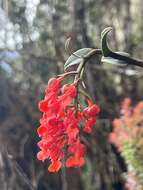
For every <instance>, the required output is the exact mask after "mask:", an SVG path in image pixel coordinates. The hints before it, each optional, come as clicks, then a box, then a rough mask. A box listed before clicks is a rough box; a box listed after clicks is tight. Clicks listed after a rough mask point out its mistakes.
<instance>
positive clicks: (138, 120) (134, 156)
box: [109, 98, 143, 190]
mask: <svg viewBox="0 0 143 190" xmlns="http://www.w3.org/2000/svg"><path fill="white" fill-rule="evenodd" d="M109 140H110V142H111V143H113V144H115V145H116V146H117V148H118V150H119V152H120V153H121V155H122V156H123V158H124V159H125V161H126V163H127V165H128V169H129V171H128V173H127V177H126V189H127V190H132V189H143V101H140V102H139V103H138V104H137V105H135V106H132V101H131V99H129V98H126V99H125V100H124V101H123V103H122V107H121V117H120V118H116V119H114V121H113V132H112V133H111V134H110V137H109ZM130 168H132V170H131V172H130ZM131 174H132V175H131ZM129 178H130V180H129ZM133 184H134V185H135V186H136V188H133ZM139 187H142V188H139Z"/></svg>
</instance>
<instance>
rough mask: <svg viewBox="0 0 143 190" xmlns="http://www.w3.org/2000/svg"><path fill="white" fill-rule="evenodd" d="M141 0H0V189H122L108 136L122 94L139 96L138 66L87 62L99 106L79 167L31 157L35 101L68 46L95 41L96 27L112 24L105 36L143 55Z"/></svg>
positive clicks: (121, 167) (120, 165)
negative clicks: (53, 165)
mask: <svg viewBox="0 0 143 190" xmlns="http://www.w3.org/2000/svg"><path fill="white" fill-rule="evenodd" d="M142 18H143V1H142V0H118V1H115V0H108V1H107V0H0V184H1V187H0V189H1V190H81V189H82V190H116V189H117V190H122V189H124V180H123V178H122V175H123V173H124V172H125V171H126V165H125V162H124V160H123V158H122V157H121V156H120V154H119V153H118V151H117V149H116V148H115V147H114V146H113V145H111V144H110V143H109V142H108V134H109V133H110V132H111V130H112V120H113V118H115V117H116V116H118V114H119V107H120V102H121V101H122V100H123V98H124V97H127V96H129V97H131V98H132V99H133V100H134V101H138V100H140V99H141V98H143V95H142V91H143V83H142V82H141V81H142V77H143V70H141V69H139V68H135V67H133V66H130V67H129V66H127V67H126V68H121V67H117V66H116V67H115V66H109V65H108V64H107V65H106V64H105V65H103V64H100V57H99V58H96V59H94V60H92V61H91V63H89V64H88V65H87V67H86V77H85V78H86V85H87V87H88V91H89V92H90V94H91V95H92V97H94V99H95V101H96V102H97V103H98V104H99V105H100V107H101V113H100V116H99V121H98V122H97V125H96V127H95V130H94V133H93V134H91V135H87V137H86V140H87V144H88V151H87V157H86V165H85V166H84V167H83V168H80V169H79V168H75V169H63V170H62V171H60V172H58V173H56V174H51V173H48V170H47V166H48V164H49V162H48V161H46V162H44V163H42V162H40V161H38V160H37V158H36V154H37V152H38V147H37V142H38V141H39V138H38V135H37V133H36V128H37V127H38V125H39V118H40V116H41V115H40V113H39V111H38V108H37V103H38V101H39V100H40V99H41V98H42V97H43V92H44V88H45V86H46V84H47V81H48V79H49V78H50V77H52V76H55V75H56V74H59V73H62V72H63V65H64V63H65V61H66V59H67V58H68V56H69V55H68V53H67V52H66V51H65V41H66V39H67V38H69V37H71V39H72V46H73V47H72V50H73V51H76V50H77V49H79V48H84V47H98V48H100V47H101V44H100V35H101V31H102V30H103V29H104V28H105V27H107V26H112V27H113V31H112V33H111V34H110V35H109V44H110V46H111V47H112V49H114V50H115V51H119V50H120V51H125V52H128V53H130V54H131V56H134V57H136V58H140V59H143V54H142V51H143V22H142Z"/></svg>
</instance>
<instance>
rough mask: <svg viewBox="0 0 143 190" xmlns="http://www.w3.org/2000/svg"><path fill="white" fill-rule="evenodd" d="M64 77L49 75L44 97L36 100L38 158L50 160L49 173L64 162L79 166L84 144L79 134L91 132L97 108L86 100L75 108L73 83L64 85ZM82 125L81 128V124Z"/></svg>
mask: <svg viewBox="0 0 143 190" xmlns="http://www.w3.org/2000/svg"><path fill="white" fill-rule="evenodd" d="M63 79H64V77H58V78H52V79H50V80H49V82H48V86H47V88H46V90H45V97H44V99H43V100H41V101H40V102H39V109H40V111H41V112H43V116H42V119H40V127H39V128H38V129H37V132H38V135H39V136H40V137H41V141H40V142H39V143H38V146H39V147H40V149H41V150H40V152H39V153H38V154H37V158H38V159H39V160H42V161H44V160H46V159H50V161H51V164H50V165H49V167H48V170H49V171H50V172H56V171H58V170H59V169H60V168H61V166H62V164H63V163H64V162H65V164H66V166H67V167H76V166H82V165H83V164H84V163H85V160H84V157H85V152H86V146H85V145H84V144H83V143H82V142H81V136H80V133H81V132H82V131H83V132H87V133H90V132H91V131H92V128H93V125H94V124H95V122H96V114H98V113H99V107H98V106H97V105H96V104H93V103H92V101H91V100H90V99H87V103H88V106H87V107H86V108H84V109H83V110H81V108H80V109H79V106H80V105H79V104H80V103H79V100H78V99H77V93H78V92H77V86H76V85H77V84H76V83H71V84H65V85H63V86H62V84H61V83H62V82H63ZM83 123H84V124H85V127H84V128H83V127H82V125H83Z"/></svg>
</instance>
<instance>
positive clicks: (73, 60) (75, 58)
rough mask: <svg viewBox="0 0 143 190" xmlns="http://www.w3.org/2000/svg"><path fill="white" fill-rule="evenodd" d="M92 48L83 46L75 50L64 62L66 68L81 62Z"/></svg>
mask: <svg viewBox="0 0 143 190" xmlns="http://www.w3.org/2000/svg"><path fill="white" fill-rule="evenodd" d="M92 50H93V49H92V48H83V49H79V50H77V51H76V52H74V53H73V54H72V55H71V56H70V57H69V58H68V59H67V61H66V63H65V64H64V70H66V69H67V68H68V67H70V66H73V65H77V64H79V63H81V61H82V60H83V58H84V56H86V55H87V54H88V53H89V52H90V51H92Z"/></svg>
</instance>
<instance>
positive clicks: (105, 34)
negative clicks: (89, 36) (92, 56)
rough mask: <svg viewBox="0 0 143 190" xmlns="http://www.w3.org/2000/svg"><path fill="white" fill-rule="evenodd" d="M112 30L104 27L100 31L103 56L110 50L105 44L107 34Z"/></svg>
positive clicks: (107, 54)
mask: <svg viewBox="0 0 143 190" xmlns="http://www.w3.org/2000/svg"><path fill="white" fill-rule="evenodd" d="M111 30H112V28H111V27H108V28H105V29H104V30H103V31H102V33H101V46H102V54H103V56H104V57H108V56H109V53H110V52H112V51H111V50H110V48H109V47H108V44H107V34H108V33H109V32H110V31H111Z"/></svg>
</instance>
